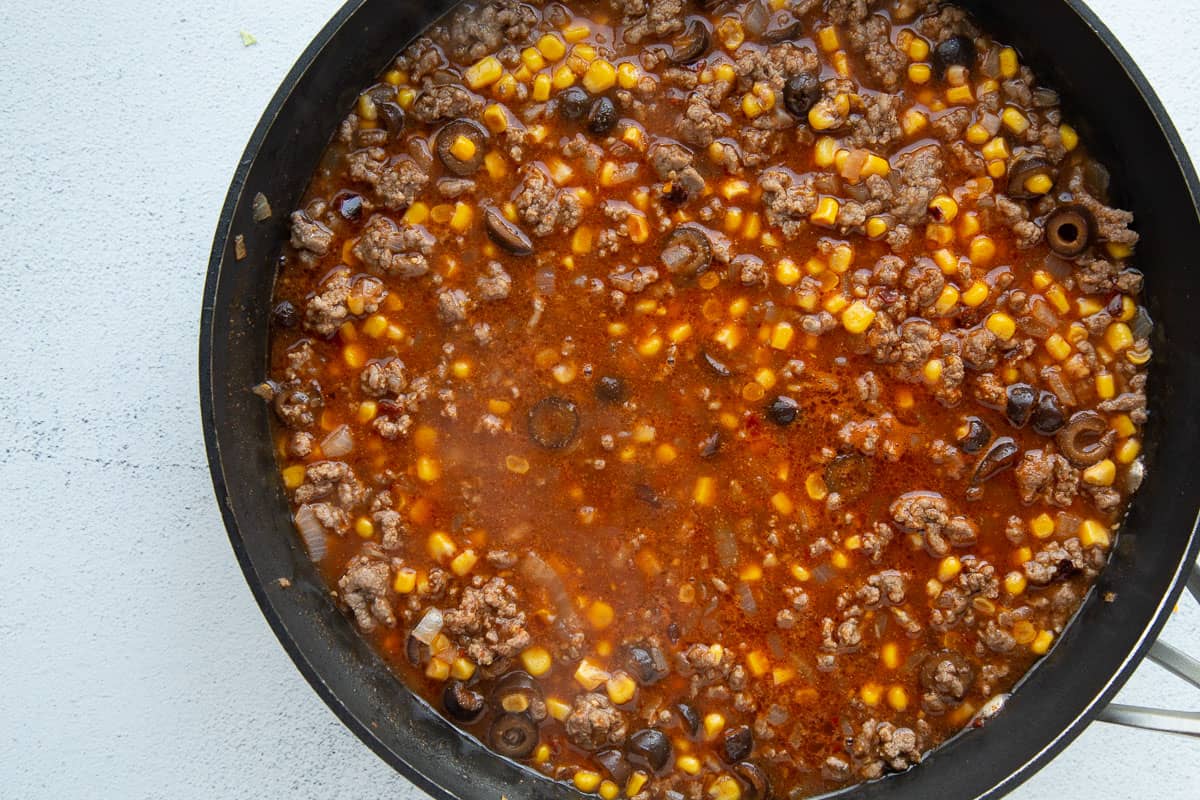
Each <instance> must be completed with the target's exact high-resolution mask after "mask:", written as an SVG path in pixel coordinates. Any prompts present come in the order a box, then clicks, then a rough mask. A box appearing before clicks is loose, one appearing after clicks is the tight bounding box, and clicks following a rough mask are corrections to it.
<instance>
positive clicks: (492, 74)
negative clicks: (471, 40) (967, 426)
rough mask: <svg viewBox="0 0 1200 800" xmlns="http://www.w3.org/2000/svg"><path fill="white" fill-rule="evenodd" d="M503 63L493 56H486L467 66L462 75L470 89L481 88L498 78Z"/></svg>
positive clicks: (502, 68) (502, 69) (502, 70)
mask: <svg viewBox="0 0 1200 800" xmlns="http://www.w3.org/2000/svg"><path fill="white" fill-rule="evenodd" d="M503 72H504V65H503V64H501V63H500V59H498V58H496V57H495V56H487V57H485V58H483V59H480V60H479V61H477V62H475V63H474V64H472V65H471V66H469V67H467V69H466V71H465V72H464V73H463V77H464V78H465V79H466V81H467V85H468V86H470V87H471V88H472V89H482V88H483V87H485V86H491V85H492V84H493V83H495V82H496V81H498V80H500V75H501V74H502V73H503Z"/></svg>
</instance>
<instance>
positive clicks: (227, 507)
mask: <svg viewBox="0 0 1200 800" xmlns="http://www.w3.org/2000/svg"><path fill="white" fill-rule="evenodd" d="M367 2H368V0H352V2H349V3H347V4H346V5H345V6H343V7H342V8H341V9H340V10H339V11H338V13H337V14H336V15H335V16H334V17H333V19H332V20H330V22H329V23H328V24H327V25H326V26H325V27H324V28H323V29H322V31H321V32H320V33H319V34H318V35H317V37H316V38H315V39H314V40H313V42H312V43H311V44H310V45H309V46H308V47H307V48H306V49H305V51H304V53H303V54H302V55H301V56H300V58H299V59H298V61H297V63H296V65H295V66H293V68H292V69H291V71H290V72H289V74H288V76H287V77H286V78H285V80H284V82H283V84H282V85H281V88H280V89H279V91H278V92H277V93H276V95H275V96H274V98H273V99H272V100H271V103H270V104H269V105H268V107H267V110H266V112H265V113H264V115H263V117H262V119H261V120H260V122H259V124H258V126H257V128H256V129H255V131H254V134H253V136H252V137H251V139H250V142H249V144H248V145H247V148H246V151H245V154H244V155H243V157H242V160H241V162H240V163H239V166H238V169H237V172H236V174H235V176H234V179H233V182H232V185H231V187H230V190H229V193H228V195H227V198H226V202H225V205H224V207H223V209H222V212H221V216H220V218H219V222H218V226H217V231H216V236H215V240H214V247H213V253H212V257H211V260H210V264H209V273H208V279H207V281H206V285H205V292H204V305H203V308H202V313H201V337H200V376H199V377H200V391H201V398H200V399H201V410H202V420H203V427H204V438H205V444H206V447H207V450H208V456H209V466H210V471H211V473H212V479H213V485H214V489H215V492H216V496H217V501H218V505H219V506H220V508H221V513H222V517H223V519H224V522H225V526H226V528H227V530H228V532H229V537H230V541H231V544H232V546H233V549H234V552H235V554H236V555H237V558H238V561H239V563H240V564H241V567H242V570H243V572H244V574H245V576H246V579H247V582H248V583H249V584H250V588H251V591H252V592H253V594H254V597H255V599H256V601H257V602H258V604H259V606H260V608H261V609H262V611H263V614H264V616H266V618H267V621H268V623H269V624H270V625H271V628H272V630H274V632H275V634H276V636H277V637H278V638H279V640H280V642H281V643H282V644H283V646H284V648H285V650H286V651H287V652H288V654H289V655H290V656H291V658H292V660H293V661H294V662H295V663H296V665H297V668H298V669H299V670H300V672H301V674H303V675H304V677H305V679H306V680H308V682H309V683H310V684H311V685H312V686H313V688H314V689H315V690H316V691H317V693H318V694H319V695H320V696H321V697H322V699H323V700H324V701H325V702H326V704H328V705H329V706H330V708H331V709H332V710H333V711H334V713H335V714H336V715H337V716H338V718H339V719H341V721H342V722H343V723H344V724H345V725H346V726H347V727H348V728H350V729H351V730H352V731H354V733H355V734H356V735H357V736H358V737H359V738H360V739H362V740H363V741H364V742H366V743H367V744H368V745H369V746H370V747H371V748H372V750H374V751H375V753H376V754H377V755H379V756H380V757H381V758H382V759H384V760H385V761H386V762H387V763H389V764H391V765H392V766H393V767H395V768H396V769H398V770H399V771H400V772H401V773H402V774H404V775H405V777H407V778H408V779H409V780H411V781H412V782H413V783H415V784H416V785H418V786H419V787H420V788H422V789H423V790H424V791H426V792H428V793H430V794H432V795H434V796H435V797H438V798H445V799H446V800H450V799H451V798H455V797H457V796H467V797H474V796H481V795H479V790H480V789H485V788H487V787H488V784H489V783H490V781H489V780H488V778H491V779H493V780H494V779H497V778H501V774H502V775H503V777H502V778H501V780H502V785H506V786H507V787H508V788H509V790H510V791H514V790H515V791H518V792H520V794H518V795H517V796H520V797H529V796H547V797H549V796H558V797H563V796H578V795H577V793H575V792H574V791H573V790H570V789H566V788H561V785H549V784H547V783H546V782H545V781H542V780H540V779H539V780H530V777H531V776H530V773H528V772H526V771H524V770H520V769H518V768H516V767H513V766H512V765H511V764H509V763H508V762H505V761H503V760H502V759H499V758H497V757H490V758H489V757H487V756H486V755H485V756H484V757H483V760H484V761H486V762H488V763H479V762H480V756H481V753H480V752H476V751H478V750H479V749H480V748H479V746H478V745H474V747H473V748H472V747H471V746H469V744H468V747H467V748H466V750H465V751H463V750H462V749H458V750H456V753H455V754H456V755H459V756H461V757H463V759H464V760H466V761H470V762H472V766H473V767H474V768H476V769H478V770H479V771H480V773H482V772H483V771H486V772H487V773H488V775H486V776H485V775H483V774H478V776H476V775H475V774H473V773H470V772H467V771H464V770H455V769H453V768H451V767H450V765H448V764H444V763H420V764H418V763H416V760H415V759H413V758H412V757H411V756H410V754H408V753H400V752H398V750H397V748H396V747H394V746H389V745H388V744H387V743H386V742H384V741H383V740H382V739H381V738H380V736H379V735H378V734H377V732H376V731H375V730H374V729H373V727H372V724H371V723H369V722H367V721H366V719H365V718H361V717H360V716H359V715H357V714H356V713H355V712H354V711H352V710H351V709H350V707H349V705H348V704H347V701H346V699H345V698H344V697H343V696H341V695H340V694H339V692H338V689H337V688H335V687H334V686H333V685H331V683H330V682H329V681H327V679H326V678H325V677H322V674H321V672H320V670H319V669H318V668H317V667H316V666H315V664H314V663H313V661H312V660H311V659H310V657H309V656H308V655H307V654H306V653H305V652H304V650H303V647H302V645H301V643H300V641H299V638H302V637H298V635H297V632H295V631H292V630H290V629H289V626H288V624H287V623H286V622H285V620H284V615H283V614H282V613H281V611H280V609H279V607H278V606H277V604H278V603H281V602H290V601H289V600H288V599H287V598H285V597H283V596H281V595H279V594H278V593H276V592H274V591H268V586H272V587H273V586H274V581H275V579H276V578H278V577H280V576H279V575H277V574H270V575H264V574H260V572H259V570H258V568H257V567H256V566H255V564H254V562H253V561H252V558H251V555H250V553H249V551H248V548H247V545H246V542H245V539H244V538H243V532H242V531H241V530H240V528H239V521H238V519H237V517H236V515H235V513H234V510H233V503H232V501H231V497H230V494H229V487H228V486H227V482H226V474H227V469H226V464H225V462H224V460H223V456H222V452H221V447H220V443H219V441H218V440H219V434H218V425H221V424H225V425H228V424H230V420H229V419H228V418H227V417H226V418H224V419H221V420H218V414H217V411H216V408H215V406H216V405H217V399H216V396H215V394H214V386H213V374H214V369H213V361H214V358H215V357H216V355H218V351H216V350H214V344H216V345H217V346H218V347H227V346H229V345H230V344H231V342H229V341H221V340H218V339H217V338H216V336H218V335H219V332H218V331H217V329H216V319H215V314H216V301H217V294H218V286H219V284H220V283H221V271H222V268H223V267H224V268H226V269H252V268H253V267H251V266H249V264H251V263H253V259H250V260H249V261H247V262H245V263H244V264H243V265H238V264H235V263H233V262H232V258H230V257H229V252H230V251H231V249H232V240H231V232H232V226H233V224H234V217H235V213H236V212H237V210H238V208H239V206H240V205H241V202H242V193H243V191H244V190H245V189H246V181H247V178H248V175H249V173H250V171H251V169H252V167H253V166H254V163H255V161H256V159H257V158H258V157H259V153H260V150H261V148H262V146H263V143H264V140H265V139H266V138H267V135H268V133H269V132H270V131H271V128H272V126H273V124H274V123H275V121H276V119H277V117H278V116H279V112H280V110H281V109H282V108H283V107H284V106H285V105H286V104H287V103H288V101H289V100H290V99H291V98H292V96H293V94H294V91H295V89H296V87H297V84H298V83H299V82H300V81H301V80H302V78H303V77H304V76H305V73H306V72H307V71H308V69H309V68H310V66H311V65H312V63H313V62H314V60H315V59H316V58H317V56H318V55H319V54H320V53H321V52H322V51H323V50H324V49H325V48H326V47H327V46H328V45H329V44H330V42H331V41H333V40H334V39H335V38H336V36H337V34H338V32H339V31H340V30H341V29H342V27H343V26H344V25H345V23H346V22H347V20H349V19H350V18H351V17H352V16H353V15H354V14H355V13H356V12H357V11H358V10H359V9H360V8H361V7H362V6H363V5H365V4H366V3H367ZM966 5H968V6H972V5H977V4H974V3H966ZM1014 5H1020V3H1017V4H1014ZM1065 5H1067V6H1069V7H1070V9H1071V10H1072V11H1073V12H1074V13H1075V14H1077V15H1078V16H1079V17H1080V18H1081V19H1082V20H1084V22H1085V23H1086V24H1087V26H1088V27H1089V28H1090V29H1091V30H1092V31H1093V33H1094V34H1095V36H1096V37H1097V39H1098V40H1100V41H1101V42H1102V43H1103V44H1104V46H1105V48H1106V49H1107V50H1108V51H1109V52H1110V53H1111V55H1112V57H1113V58H1114V59H1115V61H1116V62H1117V63H1118V64H1119V65H1120V67H1121V69H1122V70H1123V71H1124V73H1125V76H1126V77H1127V78H1128V80H1129V81H1130V82H1131V83H1132V84H1133V85H1134V86H1135V88H1136V89H1137V91H1138V93H1139V94H1140V95H1141V98H1142V100H1143V102H1144V103H1145V104H1146V106H1147V107H1148V108H1149V109H1150V111H1151V113H1152V115H1153V116H1154V117H1155V120H1156V123H1157V124H1158V126H1159V128H1160V129H1161V132H1162V134H1163V136H1164V137H1165V138H1166V140H1167V142H1168V144H1169V146H1170V149H1171V157H1172V159H1173V161H1174V163H1175V165H1176V167H1177V168H1178V170H1179V174H1181V175H1182V176H1183V177H1184V179H1185V182H1186V186H1187V192H1188V194H1189V199H1190V202H1191V210H1192V212H1193V214H1194V209H1195V199H1196V197H1197V196H1198V195H1200V182H1198V181H1197V178H1196V175H1195V172H1194V170H1193V169H1192V166H1191V163H1190V161H1188V159H1187V158H1186V155H1185V151H1184V147H1183V144H1182V142H1181V141H1180V139H1179V136H1178V134H1177V132H1176V131H1175V128H1174V126H1173V125H1172V124H1171V122H1170V120H1169V119H1168V117H1167V115H1166V112H1165V110H1164V109H1163V107H1162V105H1161V103H1160V102H1159V100H1158V99H1157V97H1156V96H1155V94H1154V92H1153V91H1152V90H1151V88H1150V87H1149V85H1148V84H1147V82H1146V80H1145V78H1144V77H1143V76H1142V74H1141V73H1140V71H1139V70H1138V69H1137V67H1136V66H1135V65H1134V64H1133V62H1132V60H1131V59H1130V58H1129V56H1128V54H1127V53H1126V52H1125V51H1124V49H1123V48H1121V46H1120V45H1119V44H1118V43H1117V41H1116V40H1115V39H1114V38H1113V36H1112V34H1111V33H1109V32H1108V30H1107V29H1106V28H1105V27H1104V26H1103V25H1102V24H1101V23H1100V21H1099V20H1098V19H1097V18H1096V16H1095V15H1094V14H1093V13H1092V12H1091V11H1090V10H1089V9H1087V8H1086V7H1085V6H1084V5H1083V4H1082V3H1079V2H1075V1H1074V0H1067V2H1065ZM985 16H986V14H985ZM422 27H423V26H422ZM380 66H381V65H380ZM350 88H353V87H350ZM280 211H286V208H285V209H277V212H276V219H277V220H278V219H280V218H282V216H283V214H281V213H280ZM1191 221H1192V222H1195V220H1194V218H1193V219H1192V220H1191ZM281 230H282V229H281ZM227 259H228V262H227ZM1159 288H1160V289H1161V288H1162V285H1161V284H1159ZM1157 344H1158V342H1156V345H1157ZM272 477H273V476H272ZM242 491H246V490H245V489H244V488H243V489H242ZM1193 498H1194V494H1193V495H1191V496H1185V497H1181V498H1179V499H1180V500H1181V501H1183V502H1186V503H1188V506H1187V507H1188V508H1194V507H1195V505H1194V499H1193ZM1191 523H1192V527H1193V533H1192V536H1191V541H1190V543H1189V544H1188V546H1187V547H1186V553H1185V556H1184V558H1182V559H1181V560H1179V561H1178V562H1176V563H1175V564H1174V574H1173V575H1172V576H1171V580H1170V584H1169V589H1168V591H1167V592H1166V593H1165V594H1163V595H1162V596H1161V597H1160V599H1159V602H1158V604H1157V606H1156V608H1155V610H1154V613H1153V615H1152V617H1151V621H1150V624H1149V625H1147V626H1145V628H1144V630H1142V631H1141V633H1140V635H1139V637H1138V639H1137V643H1136V646H1134V647H1133V648H1132V649H1131V650H1130V651H1129V652H1128V655H1127V656H1126V657H1125V658H1124V659H1123V661H1122V662H1121V663H1120V665H1119V666H1118V667H1117V668H1116V669H1115V670H1114V671H1113V672H1112V673H1111V675H1110V676H1109V677H1108V679H1107V681H1106V682H1105V683H1104V685H1103V688H1102V689H1101V690H1100V691H1099V692H1098V693H1096V694H1095V696H1094V697H1093V698H1091V699H1090V700H1089V701H1088V702H1086V704H1085V705H1084V706H1083V710H1082V711H1081V712H1080V713H1078V714H1077V715H1076V716H1075V717H1074V718H1073V719H1071V720H1069V721H1068V722H1065V723H1064V724H1063V726H1062V727H1061V728H1060V730H1059V732H1058V733H1057V735H1055V736H1053V738H1051V739H1050V741H1049V742H1048V743H1047V744H1046V745H1045V746H1044V747H1043V748H1042V749H1040V750H1039V751H1037V752H1036V753H1035V754H1033V755H1032V757H1030V758H1028V759H1027V760H1025V761H1024V762H1023V763H1021V765H1020V766H1019V767H1017V768H1016V769H1014V770H1012V771H1011V772H1010V773H1009V774H1008V775H1007V777H1003V778H1001V779H999V780H998V781H995V782H993V783H992V784H991V788H988V789H984V790H983V791H981V792H976V791H975V790H970V791H971V796H976V797H988V798H994V797H999V796H1001V795H1003V794H1006V793H1007V792H1009V791H1011V790H1012V789H1014V788H1015V787H1016V786H1018V785H1019V784H1020V783H1021V782H1023V781H1024V780H1025V779H1027V778H1028V777H1029V776H1030V775H1032V774H1033V772H1035V771H1036V770H1037V769H1038V768H1040V767H1041V766H1043V765H1044V764H1045V763H1047V762H1048V761H1049V760H1050V759H1051V758H1052V757H1053V756H1054V755H1055V754H1056V753H1058V752H1059V751H1060V750H1061V749H1062V748H1063V747H1065V746H1066V745H1067V744H1068V743H1069V742H1070V741H1071V740H1073V739H1074V738H1075V737H1076V736H1077V735H1078V734H1079V733H1080V732H1081V731H1082V729H1083V728H1084V727H1085V726H1086V725H1087V723H1089V722H1090V721H1091V720H1092V719H1093V718H1094V717H1095V715H1096V714H1097V713H1098V712H1099V710H1100V709H1101V708H1102V707H1103V706H1104V704H1105V703H1107V702H1108V701H1109V700H1110V699H1111V698H1112V697H1113V695H1115V694H1116V692H1117V691H1118V690H1119V689H1120V687H1121V686H1122V685H1123V684H1124V682H1125V681H1126V680H1127V679H1128V677H1129V675H1130V674H1132V672H1133V670H1134V669H1135V668H1136V666H1137V665H1138V664H1139V663H1140V661H1141V660H1142V658H1143V656H1144V655H1145V652H1146V650H1147V649H1148V647H1149V646H1150V644H1151V643H1152V642H1153V641H1154V639H1155V637H1156V636H1157V634H1158V632H1159V630H1160V629H1161V628H1162V626H1163V624H1164V623H1165V621H1166V618H1167V615H1168V613H1169V611H1170V609H1171V608H1172V607H1173V605H1174V603H1175V601H1176V599H1177V598H1178V596H1179V593H1180V592H1181V591H1182V588H1183V582H1184V578H1185V577H1186V574H1185V571H1186V568H1187V567H1188V566H1189V565H1190V564H1191V563H1192V562H1194V560H1195V558H1196V551H1197V548H1198V547H1200V539H1197V538H1196V536H1195V534H1194V525H1195V519H1192V520H1191ZM1172 535H1183V534H1182V532H1173V533H1172ZM1094 600H1095V598H1091V600H1090V601H1089V602H1091V601H1094ZM1077 627H1078V626H1077V625H1073V626H1071V628H1069V629H1068V631H1067V634H1066V635H1070V634H1072V633H1076V631H1074V630H1073V629H1074V628H1077ZM1031 674H1032V673H1031ZM1023 683H1024V681H1023ZM1073 705H1077V704H1073ZM444 727H445V729H446V731H447V733H448V735H449V736H453V729H452V728H450V727H449V726H448V725H444ZM1042 735H1043V734H1035V736H1037V738H1041V736H1042ZM460 738H461V737H460ZM958 738H961V737H958ZM942 752H943V751H941V750H939V751H938V752H935V753H934V754H933V756H932V757H931V758H930V759H929V761H930V762H932V761H935V760H939V755H940V754H942ZM947 755H949V754H947ZM438 760H440V759H438ZM961 766H962V767H963V768H964V771H965V770H966V768H967V767H968V766H969V765H968V764H967V763H965V762H964V763H962V765H961ZM920 771H921V770H915V771H910V772H909V773H907V774H905V775H902V776H894V777H892V778H888V779H884V780H882V781H876V782H874V783H872V784H867V785H861V786H857V787H850V788H848V789H846V790H842V791H841V792H837V793H834V794H835V795H836V796H839V797H851V796H854V797H875V796H880V795H884V794H886V795H888V796H903V795H904V794H905V792H904V788H906V787H904V786H903V785H901V784H903V783H907V780H898V779H911V778H913V777H914V773H919V772H920ZM454 784H457V785H458V786H459V787H461V788H460V791H461V792H464V793H465V795H458V794H456V793H455V792H453V791H451V789H450V788H449V787H450V786H451V785H454ZM518 786H519V787H520V788H519V789H518ZM960 788H966V787H960ZM551 792H553V793H554V794H553V795H552V794H551ZM910 794H911V793H910ZM486 796H491V795H490V794H489V795H486ZM956 796H966V795H962V794H960V793H956Z"/></svg>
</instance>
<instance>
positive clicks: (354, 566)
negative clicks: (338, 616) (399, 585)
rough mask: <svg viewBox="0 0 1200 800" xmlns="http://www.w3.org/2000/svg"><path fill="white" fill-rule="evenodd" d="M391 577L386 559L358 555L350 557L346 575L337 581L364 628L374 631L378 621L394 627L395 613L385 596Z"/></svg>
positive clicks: (346, 601)
mask: <svg viewBox="0 0 1200 800" xmlns="http://www.w3.org/2000/svg"><path fill="white" fill-rule="evenodd" d="M390 578H391V569H390V568H389V567H388V565H387V562H385V561H380V560H377V559H372V558H370V557H368V556H365V555H357V556H355V557H354V558H352V559H350V563H349V564H348V565H347V568H346V574H345V575H343V576H342V577H341V579H340V580H339V581H338V589H339V590H340V592H341V597H342V600H343V601H345V603H346V605H348V606H349V607H350V610H351V611H352V612H354V621H355V622H356V623H358V627H360V628H362V629H363V630H364V631H367V632H370V631H373V630H375V628H376V627H377V626H378V624H379V623H381V622H382V623H383V624H384V625H386V626H387V627H389V628H394V627H395V626H396V615H395V614H394V613H393V612H392V604H391V601H390V600H389V599H388V584H389V583H390Z"/></svg>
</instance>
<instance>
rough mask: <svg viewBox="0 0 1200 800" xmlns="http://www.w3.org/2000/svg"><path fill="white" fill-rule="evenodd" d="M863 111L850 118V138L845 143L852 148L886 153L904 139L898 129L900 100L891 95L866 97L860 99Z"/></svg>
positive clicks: (901, 130)
mask: <svg viewBox="0 0 1200 800" xmlns="http://www.w3.org/2000/svg"><path fill="white" fill-rule="evenodd" d="M862 102H863V111H862V113H861V114H855V115H854V116H853V117H851V118H850V136H849V137H848V139H847V141H848V142H849V143H850V144H851V145H853V146H854V147H862V148H866V149H868V150H875V151H877V152H880V153H886V152H888V151H890V150H891V149H892V147H893V146H894V145H895V144H896V143H897V142H899V141H901V140H902V139H903V138H904V129H903V128H901V127H900V118H899V116H898V115H899V111H900V98H899V97H897V96H896V95H893V94H876V95H866V96H864V97H863V99H862Z"/></svg>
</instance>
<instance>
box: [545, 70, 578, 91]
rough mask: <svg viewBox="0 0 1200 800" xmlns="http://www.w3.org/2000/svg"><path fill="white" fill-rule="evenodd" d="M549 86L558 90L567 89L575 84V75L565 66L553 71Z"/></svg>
mask: <svg viewBox="0 0 1200 800" xmlns="http://www.w3.org/2000/svg"><path fill="white" fill-rule="evenodd" d="M550 84H551V85H552V86H553V87H554V88H555V89H558V90H560V91H561V90H562V89H568V88H570V87H571V86H573V85H574V84H575V73H574V72H572V71H571V68H570V67H568V66H567V65H566V64H563V65H562V66H561V67H558V68H557V69H556V70H554V73H553V74H552V75H551V76H550Z"/></svg>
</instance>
